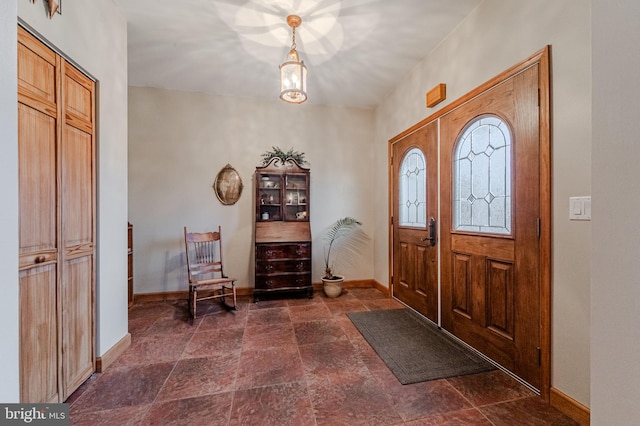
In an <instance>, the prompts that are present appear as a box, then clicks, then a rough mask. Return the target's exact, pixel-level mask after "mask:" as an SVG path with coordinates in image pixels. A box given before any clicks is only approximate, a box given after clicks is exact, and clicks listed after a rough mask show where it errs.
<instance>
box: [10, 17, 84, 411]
mask: <svg viewBox="0 0 640 426" xmlns="http://www.w3.org/2000/svg"><path fill="white" fill-rule="evenodd" d="M94 94H95V84H94V82H93V81H92V80H91V79H89V78H88V77H86V76H85V75H84V74H82V73H80V72H79V71H78V70H77V69H75V68H74V67H73V66H71V65H70V64H69V63H67V62H66V61H65V60H64V59H63V58H62V57H60V56H59V55H57V54H56V53H55V52H53V51H52V50H50V49H49V48H47V47H46V46H44V45H43V44H42V43H41V42H39V41H38V40H36V39H35V38H34V37H33V36H31V35H30V34H29V33H27V32H26V31H25V30H24V29H22V28H18V145H19V148H18V152H19V154H18V155H19V160H18V161H19V185H20V188H19V193H20V265H19V268H20V399H21V401H22V402H31V403H38V402H62V401H64V400H65V399H66V398H67V397H68V396H69V395H70V394H71V393H72V392H73V391H74V390H75V389H77V388H78V387H79V386H80V385H81V384H82V383H83V382H84V381H85V380H86V379H87V378H88V377H89V376H90V375H91V374H92V373H93V372H94V371H95V356H94V340H95V333H94V286H95V284H94V283H95V130H94V129H95V118H94V117H95V107H94V102H95V100H94V99H95V96H94Z"/></svg>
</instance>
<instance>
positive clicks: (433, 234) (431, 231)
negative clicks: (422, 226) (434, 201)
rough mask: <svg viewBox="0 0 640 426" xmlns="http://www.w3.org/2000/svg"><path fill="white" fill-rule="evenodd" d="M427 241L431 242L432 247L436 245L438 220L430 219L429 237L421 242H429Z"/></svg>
mask: <svg viewBox="0 0 640 426" xmlns="http://www.w3.org/2000/svg"><path fill="white" fill-rule="evenodd" d="M427 240H429V243H430V244H431V246H435V245H436V240H437V238H436V220H435V219H434V218H431V219H429V236H428V237H424V238H421V239H420V241H427Z"/></svg>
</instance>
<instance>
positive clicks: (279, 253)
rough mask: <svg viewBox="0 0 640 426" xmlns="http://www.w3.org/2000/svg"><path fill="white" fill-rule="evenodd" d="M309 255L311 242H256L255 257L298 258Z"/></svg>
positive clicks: (259, 258)
mask: <svg viewBox="0 0 640 426" xmlns="http://www.w3.org/2000/svg"><path fill="white" fill-rule="evenodd" d="M310 257H311V243H293V244H289V243H287V244H258V245H256V259H258V260H263V259H299V258H310Z"/></svg>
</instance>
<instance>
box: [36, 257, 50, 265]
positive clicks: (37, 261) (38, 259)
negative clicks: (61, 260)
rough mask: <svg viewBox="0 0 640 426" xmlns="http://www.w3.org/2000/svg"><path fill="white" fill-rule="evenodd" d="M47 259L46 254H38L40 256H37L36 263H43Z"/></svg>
mask: <svg viewBox="0 0 640 426" xmlns="http://www.w3.org/2000/svg"><path fill="white" fill-rule="evenodd" d="M45 260H47V258H46V257H44V256H38V257H36V259H35V263H36V264H37V263H42V262H44V261H45Z"/></svg>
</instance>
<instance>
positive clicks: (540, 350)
mask: <svg viewBox="0 0 640 426" xmlns="http://www.w3.org/2000/svg"><path fill="white" fill-rule="evenodd" d="M537 349H538V365H542V349H540V346H538V348H537Z"/></svg>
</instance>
